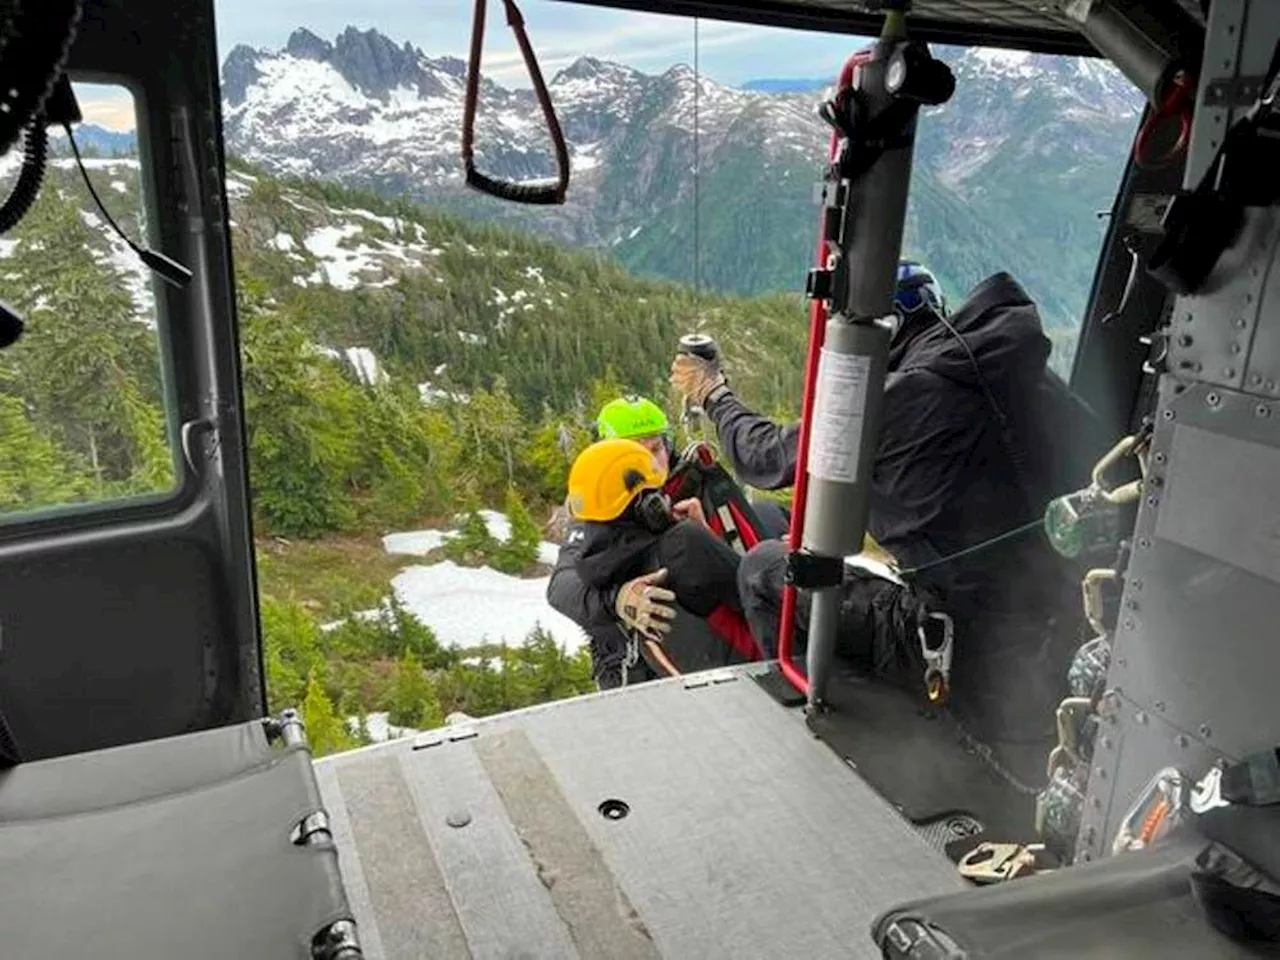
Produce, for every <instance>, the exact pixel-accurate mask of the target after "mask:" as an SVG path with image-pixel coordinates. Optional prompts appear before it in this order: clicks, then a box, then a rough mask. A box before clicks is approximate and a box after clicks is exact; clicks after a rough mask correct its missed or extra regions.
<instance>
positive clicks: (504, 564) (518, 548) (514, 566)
mask: <svg viewBox="0 0 1280 960" xmlns="http://www.w3.org/2000/svg"><path fill="white" fill-rule="evenodd" d="M505 507H506V514H507V521H508V523H509V524H510V527H511V536H510V537H509V538H508V540H507V542H506V543H504V544H502V546H501V548H500V549H499V551H498V569H499V570H501V571H502V572H504V573H523V572H524V571H525V570H527V569H529V568H530V567H531V566H533V564H534V563H536V562H537V559H538V546H539V544H540V543H541V542H542V531H541V530H539V529H538V525H537V524H536V523H534V522H533V517H531V516H529V511H528V509H527V508H526V507H525V505H524V501H523V500H522V499H521V498H520V494H519V492H517V490H516V488H515V487H510V488H508V490H507V500H506V504H505Z"/></svg>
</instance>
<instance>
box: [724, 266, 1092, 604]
mask: <svg viewBox="0 0 1280 960" xmlns="http://www.w3.org/2000/svg"><path fill="white" fill-rule="evenodd" d="M921 317H922V315H917V318H909V319H908V320H907V322H905V323H904V324H903V325H902V326H901V327H900V328H899V329H898V331H897V332H896V333H895V335H894V338H893V341H892V343H891V345H890V353H889V374H888V376H887V378H886V381H885V397H884V406H883V411H884V415H883V421H882V425H881V433H880V444H879V448H878V451H877V455H876V463H875V468H874V471H873V474H872V490H871V504H870V514H869V519H868V528H869V529H870V532H871V533H872V535H873V536H874V537H875V538H876V540H878V541H879V542H880V543H881V544H882V545H883V546H884V547H885V548H886V549H888V550H889V551H890V552H892V553H893V554H894V556H895V557H896V558H897V559H898V561H899V564H900V565H901V566H902V567H903V568H904V569H905V568H915V567H920V566H923V565H925V564H929V563H931V562H932V561H935V560H938V559H940V558H942V557H945V556H949V555H951V554H953V553H956V552H957V551H960V550H963V549H965V548H967V547H971V546H973V545H975V544H977V543H980V542H982V541H984V540H987V539H989V538H991V537H994V536H998V535H1000V534H1003V533H1006V532H1008V531H1010V530H1012V529H1014V528H1016V527H1018V526H1020V525H1022V524H1027V523H1030V522H1032V521H1034V520H1035V519H1036V518H1037V517H1039V516H1040V515H1041V514H1042V513H1043V510H1044V507H1045V505H1046V504H1047V503H1048V501H1049V500H1050V499H1051V498H1052V497H1053V496H1056V495H1058V494H1061V493H1066V492H1069V491H1071V490H1074V489H1078V488H1080V487H1082V486H1084V485H1085V484H1087V482H1088V480H1089V468H1090V466H1091V465H1092V464H1093V462H1094V461H1095V460H1096V459H1097V457H1098V456H1100V455H1101V454H1102V453H1103V452H1105V450H1106V447H1107V438H1106V437H1105V436H1103V435H1102V428H1101V425H1100V423H1099V421H1098V420H1097V418H1096V417H1095V416H1094V414H1093V413H1092V411H1091V410H1089V408H1088V407H1087V406H1086V405H1085V404H1084V403H1083V402H1082V401H1081V400H1079V398H1077V397H1076V396H1075V395H1074V394H1073V393H1072V392H1071V391H1070V389H1069V388H1068V387H1067V386H1066V384H1065V383H1063V381H1062V380H1061V379H1060V378H1059V377H1057V376H1056V375H1055V374H1054V373H1053V372H1052V371H1050V370H1049V369H1048V368H1047V366H1046V361H1047V359H1048V356H1049V348H1050V344H1049V340H1048V338H1047V337H1046V336H1045V335H1044V332H1043V330H1042V329H1041V325H1040V318H1039V315H1038V313H1037V311H1036V307H1035V304H1034V303H1032V301H1031V299H1030V297H1028V296H1027V293H1026V291H1025V290H1023V288H1022V287H1021V286H1020V285H1019V284H1018V283H1017V281H1015V280H1014V279H1013V278H1012V277H1011V276H1009V275H1008V274H1007V273H998V274H995V275H994V276H992V277H989V278H988V279H986V280H985V281H983V282H982V283H981V284H979V285H978V286H977V288H975V289H974V290H973V292H972V293H971V294H970V296H969V298H968V299H967V300H966V301H965V302H964V303H963V304H962V305H961V306H960V307H959V308H958V309H957V310H956V311H955V312H954V313H953V314H951V316H950V317H949V318H948V320H949V322H950V324H951V326H952V327H953V328H954V330H955V332H956V333H958V334H959V335H960V336H961V337H963V338H964V341H965V343H966V344H967V345H968V348H969V350H970V351H972V353H973V358H972V359H971V358H970V356H969V352H968V351H966V349H965V346H964V344H962V343H961V342H960V341H959V340H958V339H957V337H956V336H955V334H953V333H952V332H951V331H950V330H948V328H947V327H946V325H944V324H942V323H938V322H936V321H933V320H932V318H929V319H928V321H927V322H926V321H925V320H924V319H921ZM974 361H976V364H977V367H978V368H979V369H980V370H981V373H979V372H978V369H975V363H974ZM984 380H985V389H984ZM988 390H989V391H990V397H989V396H988V394H987V391H988ZM993 400H994V407H998V408H999V410H1000V414H1002V415H1003V417H1004V420H1005V422H1006V423H1007V428H1006V427H1002V423H1001V416H1000V414H997V412H996V410H995V409H994V408H993V403H992V401H993ZM707 413H708V415H709V416H710V417H711V419H712V420H714V421H715V423H716V427H717V432H718V434H719V437H720V441H721V445H722V447H723V449H724V451H725V454H726V456H727V457H728V459H729V460H730V462H731V463H732V464H733V466H734V468H735V471H736V472H737V474H738V477H739V479H740V480H742V481H743V482H745V483H748V484H751V485H752V486H757V487H762V488H766V489H778V488H781V487H786V486H789V485H790V484H791V483H792V481H793V479H794V474H795V466H796V453H797V447H798V443H797V440H798V433H799V427H798V425H788V426H780V425H778V424H775V423H773V422H771V421H769V420H767V419H765V418H764V417H760V416H757V415H756V414H753V413H751V412H750V411H749V410H747V408H746V407H745V406H743V404H742V403H741V402H740V401H739V400H738V399H737V398H736V397H734V396H733V394H732V393H726V394H724V395H722V396H721V397H719V398H717V399H716V400H714V401H713V402H711V403H710V404H708V406H707ZM1047 551H1048V548H1047V547H1046V546H1045V544H1044V543H1043V540H1042V539H1039V538H1038V536H1037V534H1036V532H1035V531H1029V532H1028V533H1027V534H1026V535H1025V536H1020V537H1015V538H1010V540H1009V541H1008V545H1007V546H1006V545H1002V546H1001V547H1000V548H999V549H991V550H984V551H981V552H978V553H975V554H973V555H971V556H970V557H966V558H962V559H958V560H954V561H951V562H948V563H946V564H940V565H938V566H937V567H936V568H934V569H932V570H930V571H924V572H922V574H921V576H920V578H919V581H920V582H921V583H922V584H923V585H925V586H927V587H929V588H930V589H932V590H933V591H934V592H935V593H936V594H938V595H939V597H940V598H941V599H943V600H944V602H945V603H946V604H947V606H948V607H949V608H950V609H951V610H952V611H953V612H954V613H956V614H959V615H961V616H963V615H966V614H967V613H972V612H976V611H977V610H978V609H1000V610H1011V609H1013V608H1016V607H1019V606H1024V605H1027V604H1029V603H1038V602H1045V601H1047V602H1050V603H1053V602H1054V598H1056V597H1057V596H1058V595H1059V594H1060V581H1061V572H1060V571H1059V570H1058V567H1057V564H1056V562H1055V561H1054V559H1053V558H1051V557H1049V556H1046V553H1047ZM1051 581H1054V583H1053V585H1052V586H1050V582H1051ZM1041 587H1044V588H1045V589H1041ZM1046 590H1047V591H1048V592H1049V593H1051V594H1053V598H1051V597H1050V596H1046V595H1044V594H1045V593H1046Z"/></svg>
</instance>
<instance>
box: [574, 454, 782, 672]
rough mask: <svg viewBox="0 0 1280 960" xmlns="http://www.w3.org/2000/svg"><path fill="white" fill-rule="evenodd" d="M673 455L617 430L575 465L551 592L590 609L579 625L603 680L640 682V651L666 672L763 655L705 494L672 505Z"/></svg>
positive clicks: (732, 558) (734, 564)
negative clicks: (710, 521) (669, 461)
mask: <svg viewBox="0 0 1280 960" xmlns="http://www.w3.org/2000/svg"><path fill="white" fill-rule="evenodd" d="M665 459H666V458H665V457H663V456H662V454H661V453H658V454H655V453H654V452H653V451H652V450H651V449H649V448H647V447H645V446H643V445H642V444H641V443H640V442H639V441H637V440H632V439H630V438H623V437H616V436H614V437H608V438H606V439H603V440H599V441H597V442H596V443H593V444H592V445H591V446H589V447H587V448H586V449H585V450H584V451H582V453H581V454H579V456H578V457H577V459H576V460H575V461H574V463H573V466H572V468H571V470H570V472H569V481H568V496H567V497H566V501H565V503H566V506H567V508H568V510H569V513H570V515H571V517H572V520H573V527H572V528H571V529H570V532H569V536H568V537H567V538H566V542H565V544H564V546H563V547H562V548H561V556H560V558H559V560H558V562H557V565H556V566H557V570H556V573H554V574H553V578H552V579H553V582H552V583H551V584H549V586H548V599H549V600H550V601H551V602H552V605H553V606H556V607H557V609H561V610H562V611H564V612H566V613H569V615H572V613H573V612H579V611H580V610H581V605H582V604H584V603H585V604H588V605H589V606H590V608H591V610H590V611H589V616H588V622H586V623H583V622H582V621H581V620H579V621H578V622H579V623H580V624H581V625H582V626H583V627H584V628H585V629H586V630H587V631H588V633H589V634H590V635H591V639H592V648H591V649H592V656H593V662H594V666H595V674H596V680H597V683H598V684H599V685H600V686H601V687H606V686H617V685H619V684H621V683H622V682H624V675H625V681H626V682H634V680H635V679H637V678H636V677H634V676H632V674H631V673H629V672H627V671H628V668H629V667H631V666H633V665H634V664H635V663H636V661H637V656H636V655H637V654H640V655H643V656H644V657H645V659H646V660H647V661H649V664H648V665H649V667H650V670H648V671H647V673H648V674H649V675H657V676H661V675H662V674H664V673H672V672H685V671H689V670H697V669H706V668H708V667H712V666H720V665H723V664H726V663H732V662H743V661H746V660H751V659H756V658H757V657H758V649H757V648H756V646H755V643H754V641H753V640H752V639H751V637H750V631H749V629H748V627H747V624H746V621H745V619H744V618H743V616H742V612H741V605H740V604H739V603H738V596H737V568H738V560H739V557H738V554H737V553H735V552H734V550H733V548H732V547H730V546H729V545H728V544H727V543H726V542H725V541H723V540H722V539H720V538H719V537H717V536H716V535H715V534H714V533H713V532H712V531H711V530H710V529H709V528H708V527H707V525H706V523H705V520H704V518H703V517H702V515H701V509H700V505H699V504H698V501H697V500H687V501H682V502H681V503H678V504H672V503H671V502H670V500H669V498H668V497H667V495H666V494H665V493H664V492H663V484H664V482H665V481H666V480H667V469H666V466H665ZM570 593H572V594H573V596H572V597H571V598H569V599H570V600H571V601H572V602H570V603H566V597H567V595H568V594H570ZM590 614H594V616H591V615H590ZM649 675H646V676H643V677H641V678H639V679H649V678H650V676H649Z"/></svg>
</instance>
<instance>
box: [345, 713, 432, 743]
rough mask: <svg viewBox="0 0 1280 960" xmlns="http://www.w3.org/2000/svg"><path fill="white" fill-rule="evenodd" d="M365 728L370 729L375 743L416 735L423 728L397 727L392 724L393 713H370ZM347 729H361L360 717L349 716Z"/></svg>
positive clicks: (370, 737)
mask: <svg viewBox="0 0 1280 960" xmlns="http://www.w3.org/2000/svg"><path fill="white" fill-rule="evenodd" d="M364 724H365V729H366V730H368V731H369V739H370V740H372V741H373V742H374V743H386V742H387V741H388V740H396V739H399V738H400V737H416V736H417V735H418V734H420V733H421V732H422V731H421V730H415V729H413V727H396V726H392V724H391V714H389V713H370V714H366V715H365V718H364ZM347 729H348V730H350V731H351V732H352V733H355V732H356V731H357V730H359V729H360V718H359V717H347Z"/></svg>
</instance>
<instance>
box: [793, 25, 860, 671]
mask: <svg viewBox="0 0 1280 960" xmlns="http://www.w3.org/2000/svg"><path fill="white" fill-rule="evenodd" d="M866 57H867V52H866V51H865V50H862V51H859V52H857V53H855V54H854V55H853V56H851V57H850V58H849V59H848V60H847V61H845V65H844V67H843V68H842V69H841V70H840V79H839V80H838V82H837V84H836V89H837V91H839V90H844V89H845V88H847V87H851V86H852V85H853V71H854V68H856V67H857V65H858V64H859V63H860V62H862V61H863V60H865V59H866ZM839 147H840V135H839V134H838V133H833V134H832V135H831V145H830V147H829V148H828V160H829V162H834V161H835V159H836V155H837V151H838V150H839ZM827 252H828V251H827V237H826V214H825V211H823V215H822V216H820V217H819V224H818V254H817V266H818V269H819V270H825V269H826V268H827ZM826 331H827V302H826V301H825V300H814V301H813V306H812V308H811V309H810V311H809V351H808V354H807V355H806V357H805V364H804V399H803V401H802V404H801V407H800V436H799V437H798V438H797V446H798V449H797V451H796V476H795V481H794V488H795V494H794V496H793V497H792V504H791V526H790V527H789V528H788V530H787V550H788V551H789V552H791V553H794V552H795V551H797V550H799V549H800V544H801V541H802V539H803V537H804V507H805V499H806V496H807V494H808V491H809V430H810V423H811V421H812V418H813V398H814V394H815V392H816V387H817V383H818V360H819V359H820V358H821V356H822V343H823V341H824V340H825V339H826ZM795 611H796V588H795V587H793V586H791V585H790V584H787V585H786V586H784V587H783V589H782V622H781V623H780V624H779V625H778V668H779V669H780V670H781V671H782V675H783V676H784V677H786V678H787V680H788V681H789V682H790V684H791V685H792V686H793V687H795V688H796V689H797V690H798V691H800V692H801V693H803V694H805V695H806V696H807V695H808V693H809V678H808V677H806V676H805V675H804V672H803V671H801V670H800V669H799V668H798V667H796V666H795V664H794V663H792V659H791V647H792V643H793V639H794V631H795Z"/></svg>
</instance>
